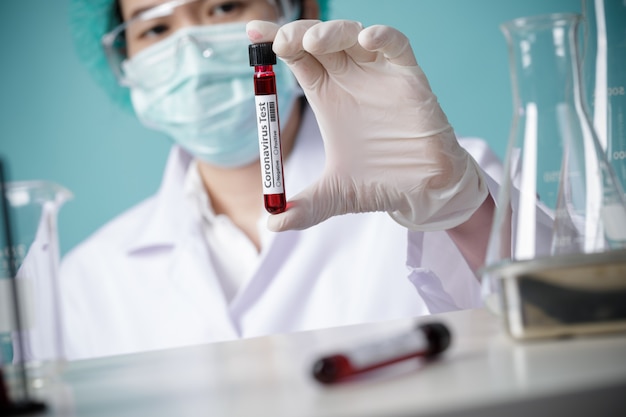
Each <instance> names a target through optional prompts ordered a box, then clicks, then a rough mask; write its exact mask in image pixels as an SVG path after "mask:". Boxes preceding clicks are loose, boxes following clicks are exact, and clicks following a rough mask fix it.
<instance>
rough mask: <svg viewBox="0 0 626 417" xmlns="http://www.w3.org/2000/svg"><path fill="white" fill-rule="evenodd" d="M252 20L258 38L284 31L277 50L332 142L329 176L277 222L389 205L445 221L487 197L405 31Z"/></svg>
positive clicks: (410, 215)
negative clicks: (417, 59) (269, 22)
mask: <svg viewBox="0 0 626 417" xmlns="http://www.w3.org/2000/svg"><path fill="white" fill-rule="evenodd" d="M247 30H248V33H249V34H251V33H255V34H256V36H254V37H253V36H251V38H252V39H254V40H256V41H259V40H260V39H262V40H271V38H274V51H275V52H276V54H277V56H278V57H279V58H281V59H283V60H284V61H285V62H286V63H287V64H288V65H289V67H290V68H291V70H292V72H293V73H294V75H295V76H296V78H297V79H298V82H299V83H300V86H301V87H302V89H303V90H304V92H305V95H306V97H307V99H308V101H309V103H310V105H311V108H312V109H313V111H314V113H315V116H316V118H317V121H318V124H319V127H320V131H321V133H322V138H323V140H324V148H325V152H326V166H325V168H324V172H323V174H322V176H321V178H319V180H318V181H317V182H316V183H314V184H313V185H311V186H310V187H309V188H307V189H305V190H304V191H302V192H301V193H300V194H298V195H296V196H295V197H294V198H293V199H291V200H290V202H289V204H288V208H287V210H286V211H285V212H284V213H281V214H277V215H273V216H270V217H269V220H268V227H269V228H270V229H271V230H274V231H281V230H288V229H304V228H307V227H310V226H313V225H315V224H318V223H320V222H322V221H324V220H326V219H328V218H329V217H332V216H336V215H341V214H346V213H360V212H371V211H386V212H389V213H390V215H391V216H392V217H393V218H394V219H395V220H396V221H398V222H399V223H401V224H403V225H405V226H407V227H409V228H411V229H415V230H441V229H447V228H451V227H454V226H456V225H458V224H460V223H462V222H464V221H465V220H467V219H468V218H469V217H470V216H471V214H472V213H473V212H474V211H475V210H476V209H477V208H478V207H479V206H480V204H481V203H482V202H483V201H484V199H485V198H486V196H487V188H486V185H485V182H484V180H483V179H482V177H481V173H480V170H479V168H478V167H477V165H476V163H475V162H474V160H473V159H472V158H471V157H470V156H469V154H468V153H467V152H466V151H465V150H464V149H463V148H462V147H461V146H460V145H459V144H458V142H457V140H456V137H455V135H454V132H453V130H452V128H451V127H450V125H449V123H448V120H447V118H446V116H445V114H444V112H443V111H442V109H441V107H440V106H439V103H438V102H437V98H436V97H435V95H434V94H433V93H432V91H431V89H430V86H429V83H428V80H427V79H426V76H425V75H424V73H423V72H422V70H421V68H420V67H419V66H418V65H417V62H416V60H415V56H414V55H413V52H412V50H411V47H410V44H409V41H408V39H407V38H406V37H405V36H404V35H403V34H402V33H400V32H398V31H397V30H395V29H393V28H390V27H388V26H372V27H369V28H366V29H363V27H362V26H361V24H359V23H357V22H352V21H329V22H319V21H310V20H300V21H295V22H291V23H289V24H287V25H285V26H283V27H281V28H280V29H278V27H277V26H275V25H271V24H268V23H267V22H259V21H253V22H250V23H249V24H248V28H247ZM274 35H275V37H274Z"/></svg>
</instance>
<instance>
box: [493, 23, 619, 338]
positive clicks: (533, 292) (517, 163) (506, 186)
mask: <svg viewBox="0 0 626 417" xmlns="http://www.w3.org/2000/svg"><path fill="white" fill-rule="evenodd" d="M579 22H580V16H579V15H576V14H553V15H544V16H536V17H524V18H519V19H515V20H512V21H509V22H506V23H504V24H502V25H501V30H502V32H503V33H504V35H505V37H506V40H507V45H508V50H509V64H510V73H511V80H512V88H513V108H514V114H513V121H512V126H511V136H510V140H509V146H508V148H507V157H506V164H505V172H507V173H509V176H507V178H506V179H505V180H504V182H503V184H502V188H501V190H500V192H499V195H498V206H497V210H496V214H495V220H494V223H493V228H492V232H491V236H490V242H489V249H488V254H487V260H486V268H485V272H484V275H483V290H484V294H485V297H486V302H487V304H488V305H489V306H491V307H493V308H494V309H498V310H500V311H501V312H503V313H504V315H505V317H506V318H507V324H508V329H509V330H510V333H511V334H512V335H513V336H515V337H518V338H527V337H541V336H552V335H562V334H568V333H578V332H587V331H601V330H608V329H611V328H613V327H615V326H617V327H619V326H622V327H623V328H626V308H624V307H621V306H620V305H618V303H615V304H613V296H614V295H615V294H618V295H620V296H621V301H620V303H619V304H622V305H623V304H624V303H623V300H624V297H626V204H625V202H624V195H623V192H622V191H621V187H620V185H619V183H618V182H617V181H616V177H615V174H614V172H613V170H612V169H611V167H610V164H609V163H608V161H607V159H606V156H605V153H604V150H603V148H602V147H601V145H600V143H599V141H598V138H597V136H596V133H595V131H594V129H593V127H592V124H591V122H590V119H589V117H588V115H587V112H586V110H585V108H586V106H585V103H584V94H583V91H582V88H581V87H582V83H581V79H580V70H579V59H578V50H577V48H578V45H577V39H578V38H577V36H578V26H579ZM598 291H599V292H598ZM620 291H621V292H620ZM590 294H595V295H594V296H597V297H595V298H593V300H592V301H590ZM604 295H606V297H604ZM589 303H591V304H593V305H588V304H589ZM585 306H586V307H585ZM581 308H582V310H581ZM583 310H584V314H581V311H583ZM607 322H609V323H608V325H607Z"/></svg>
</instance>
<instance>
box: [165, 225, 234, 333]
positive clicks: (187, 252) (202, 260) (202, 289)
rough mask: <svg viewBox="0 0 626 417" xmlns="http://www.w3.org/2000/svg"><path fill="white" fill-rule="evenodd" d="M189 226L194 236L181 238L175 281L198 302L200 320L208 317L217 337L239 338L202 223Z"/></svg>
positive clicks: (175, 255) (172, 273)
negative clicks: (201, 226)
mask: <svg viewBox="0 0 626 417" xmlns="http://www.w3.org/2000/svg"><path fill="white" fill-rule="evenodd" d="M188 226H189V227H191V229H192V230H190V231H189V232H190V233H189V235H188V236H193V238H191V239H185V240H184V241H180V242H178V243H177V244H176V247H175V249H174V253H173V255H172V256H173V258H172V269H171V271H170V276H171V277H172V280H173V282H174V285H175V286H176V287H177V288H178V289H179V290H180V291H181V292H182V293H183V294H184V296H185V297H186V298H187V300H188V302H189V303H190V304H193V305H195V307H194V308H193V310H195V311H198V314H199V315H200V316H201V317H199V319H200V320H205V321H206V328H207V329H210V333H211V336H212V338H213V339H214V340H230V339H236V338H239V337H240V334H239V331H238V328H237V325H236V323H235V321H234V320H233V318H232V316H231V314H229V310H228V305H227V301H226V298H225V297H224V293H223V290H222V287H221V285H220V282H219V279H218V277H217V276H216V274H215V268H214V267H213V264H212V262H211V257H210V256H209V251H208V248H207V246H206V243H205V242H204V238H203V236H202V235H201V228H200V225H199V224H191V222H190V224H189V225H188ZM213 336H214V337H213Z"/></svg>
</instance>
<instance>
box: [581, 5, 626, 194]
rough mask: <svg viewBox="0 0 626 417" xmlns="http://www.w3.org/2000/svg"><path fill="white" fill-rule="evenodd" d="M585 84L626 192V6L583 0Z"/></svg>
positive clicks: (603, 141)
mask: <svg viewBox="0 0 626 417" xmlns="http://www.w3.org/2000/svg"><path fill="white" fill-rule="evenodd" d="M581 6H582V7H581V8H582V12H583V26H582V27H583V28H584V30H583V47H582V61H583V67H582V68H583V81H584V85H585V91H586V98H587V102H588V103H589V106H588V108H589V110H590V113H591V117H592V121H593V125H594V127H595V129H596V133H597V134H598V139H599V140H600V144H601V145H602V147H603V148H604V150H605V152H606V155H607V159H608V160H609V162H610V163H611V166H612V167H613V170H614V171H615V174H616V175H617V178H618V180H619V181H620V183H621V186H622V191H626V2H625V1H624V0H582V5H581Z"/></svg>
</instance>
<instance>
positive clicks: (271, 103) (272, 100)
mask: <svg viewBox="0 0 626 417" xmlns="http://www.w3.org/2000/svg"><path fill="white" fill-rule="evenodd" d="M255 102H256V115H257V127H258V132H259V157H260V160H261V173H262V175H263V194H281V193H283V192H285V188H284V185H283V164H282V160H281V151H280V127H279V123H278V115H277V111H276V109H277V104H276V102H277V100H276V95H275V94H271V95H259V96H255Z"/></svg>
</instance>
